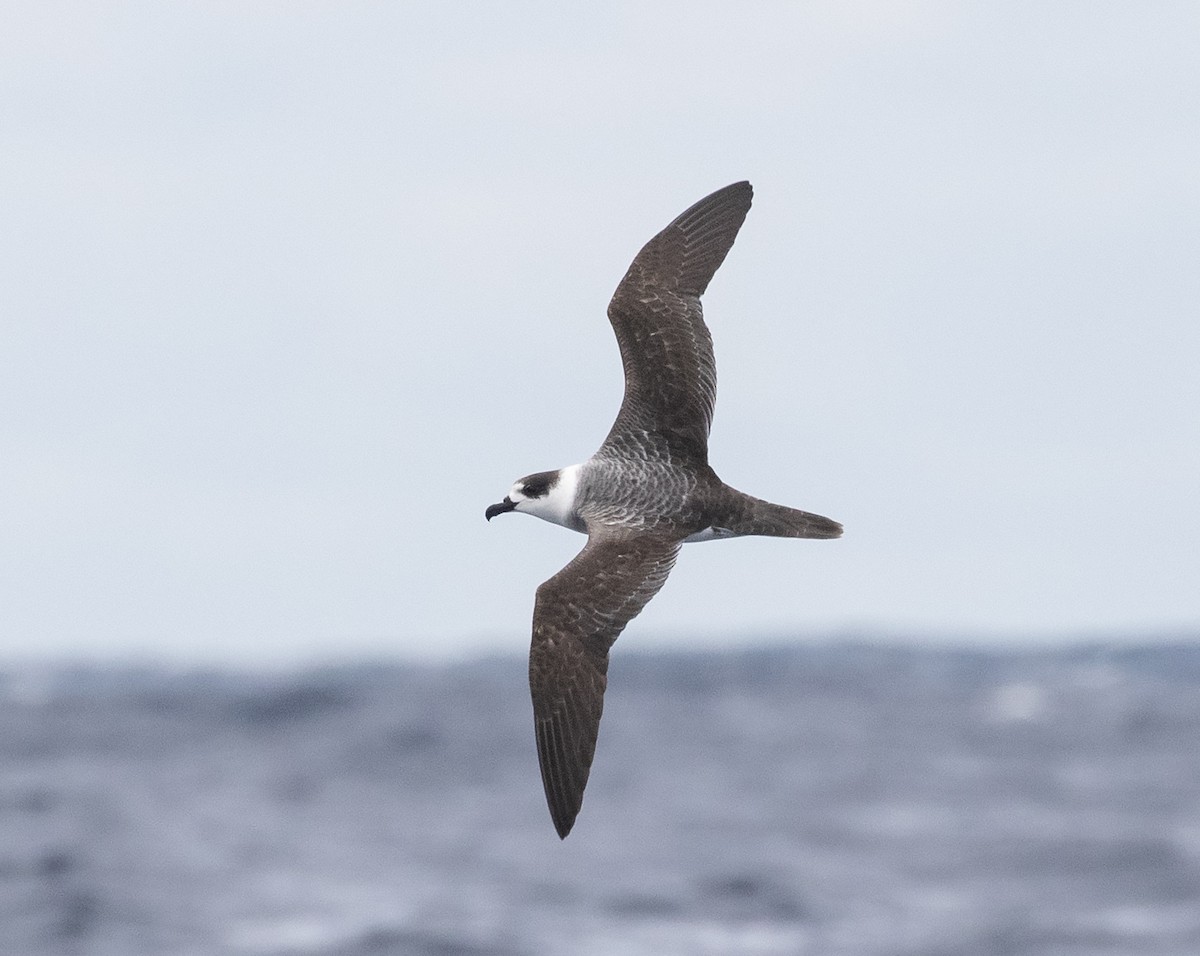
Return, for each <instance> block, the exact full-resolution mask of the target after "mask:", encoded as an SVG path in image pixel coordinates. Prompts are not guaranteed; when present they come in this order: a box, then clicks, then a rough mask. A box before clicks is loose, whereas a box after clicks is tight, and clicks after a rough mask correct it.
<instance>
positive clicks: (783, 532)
mask: <svg viewBox="0 0 1200 956" xmlns="http://www.w3.org/2000/svg"><path fill="white" fill-rule="evenodd" d="M729 490H730V492H732V494H731V498H732V499H733V500H731V501H730V502H729V511H728V512H727V514H726V516H725V520H724V521H722V522H720V524H721V527H722V528H723V529H724V530H727V531H728V532H729V534H730V535H747V534H755V535H766V536H768V537H772V538H840V537H841V536H842V526H841V525H840V524H838V523H837V522H836V521H833V520H832V519H830V518H825V517H822V516H821V515H815V514H812V513H811V512H808V511H800V510H798V509H796V508H788V507H785V506H784V505H776V504H772V503H771V502H769V501H763V500H762V499H761V498H752V497H751V496H750V495H747V494H743V493H742V492H740V491H734V489H732V488H730V489H729Z"/></svg>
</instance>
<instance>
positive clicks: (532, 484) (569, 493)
mask: <svg viewBox="0 0 1200 956" xmlns="http://www.w3.org/2000/svg"><path fill="white" fill-rule="evenodd" d="M578 478H579V466H578V465H572V466H571V467H570V468H560V469H559V470H557V471H539V472H537V473H535V474H532V475H526V476H525V477H524V478H519V479H517V481H516V482H515V483H514V484H513V486H512V489H511V490H510V491H509V493H508V494H507V495H505V496H504V500H503V501H500V502H497V503H496V504H494V505H489V506H488V509H487V511H485V512H484V517H486V518H487V520H488V521H491V520H492V519H493V518H494V517H496V515H501V514H504V513H505V512H506V511H522V512H524V513H525V514H531V515H533V516H534V517H536V518H542V519H543V520H545V521H549V522H551V523H553V524H560V525H563V526H564V527H567V528H571V529H573V530H576V531H581V530H583V528H582V523H581V522H580V520H579V517H578V516H577V515H576V513H575V490H576V488H577V487H578V485H579V481H578Z"/></svg>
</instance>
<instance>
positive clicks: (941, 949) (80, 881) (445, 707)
mask: <svg viewBox="0 0 1200 956" xmlns="http://www.w3.org/2000/svg"><path fill="white" fill-rule="evenodd" d="M609 676H610V683H609V692H608V698H607V702H606V708H605V717H604V723H603V725H602V730H601V737H600V744H599V747H598V750H597V756H596V762H595V766H594V768H593V772H592V779H591V782H590V784H589V787H588V791H587V796H586V799H585V801H584V806H583V812H582V813H581V814H580V817H579V820H578V821H577V823H576V826H575V830H574V832H573V833H572V834H571V835H570V837H568V839H567V840H566V841H565V842H560V841H559V840H558V838H557V836H556V835H555V833H554V829H553V827H552V825H551V823H550V818H549V815H548V813H547V811H546V808H545V804H544V801H543V797H542V792H541V782H540V778H539V776H538V769H537V758H536V755H535V752H534V745H533V735H532V719H531V709H530V704H529V699H528V687H527V685H526V678H525V665H524V662H523V661H520V660H517V659H509V658H497V659H492V660H477V661H473V662H470V663H460V664H453V665H438V666H424V665H407V664H375V665H367V664H362V665H355V666H341V667H324V668H317V669H310V670H306V671H303V672H296V673H289V674H278V673H276V674H266V673H245V672H221V671H199V670H197V671H186V672H183V671H177V670H169V669H164V668H154V667H145V668H132V667H93V666H67V665H59V666H53V667H47V666H38V667H34V666H12V667H8V668H6V669H0V834H2V839H0V953H4V954H9V953H11V954H21V956H42V954H47V956H49V954H53V956H60V954H80V956H83V954H86V956H142V954H147V956H149V954H153V956H162V954H197V956H199V954H218V956H368V954H370V956H391V954H396V956H410V954H411V956H434V954H437V956H468V954H470V956H484V954H500V956H509V954H511V956H519V954H530V956H535V954H536V956H540V954H595V956H624V954H628V956H641V954H653V956H674V954H679V956H684V954H687V956H695V954H714V956H716V954H721V956H726V954H732V956H737V954H846V956H849V954H854V956H885V954H886V956H952V954H972V956H1001V954H1004V956H1009V954H1064V956H1065V954H1072V956H1083V954H1089V956H1090V954H1101V956H1109V954H1111V956H1116V954H1122V956H1167V954H1171V956H1195V954H1197V953H1200V643H1176V644H1170V645H1159V646H1145V647H1134V646H1127V645H1120V646H1116V647H1113V646H1100V645H1088V646H1076V647H1072V648H1068V649H1057V650H1052V651H1033V650H1018V651H994V650H977V649H964V648H944V647H942V648H937V649H911V648H898V647H894V646H877V645H871V644H865V643H863V644H849V643H843V644H836V643H831V644H823V645H820V646H800V647H792V648H767V649H758V650H752V651H740V652H730V653H696V654H660V655H654V654H646V653H638V652H637V651H636V649H630V648H623V647H621V646H620V645H618V647H617V649H616V653H615V654H614V657H613V662H612V666H611V670H610V675H609Z"/></svg>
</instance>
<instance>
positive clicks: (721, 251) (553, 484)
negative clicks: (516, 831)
mask: <svg viewBox="0 0 1200 956" xmlns="http://www.w3.org/2000/svg"><path fill="white" fill-rule="evenodd" d="M752 195H753V190H752V189H751V188H750V184H749V183H748V182H741V183H734V184H733V185H731V186H726V187H725V188H724V189H718V190H717V191H716V192H715V193H713V194H712V195H711V196H708V197H706V198H704V199H701V200H700V201H699V202H698V203H696V204H695V205H694V206H692V207H691V208H690V209H688V210H686V211H685V212H684V213H682V214H681V215H680V216H679V217H678V218H677V219H676V220H675V221H674V222H672V223H671V224H670V225H669V226H667V227H666V228H665V229H664V230H663V231H662V232H660V233H659V234H658V235H657V236H655V237H654V238H653V239H651V240H650V241H649V242H648V243H646V245H645V246H643V247H642V251H641V252H639V253H638V254H637V257H636V258H635V259H634V260H633V264H632V265H630V267H629V271H628V272H626V273H625V278H623V279H622V280H621V283H620V285H618V286H617V291H616V292H615V293H614V294H613V297H612V301H611V302H610V303H609V306H608V319H609V321H610V322H611V323H612V327H613V330H614V331H615V332H616V334H617V344H618V345H619V346H620V349H621V361H622V363H623V364H624V366H625V396H624V399H623V400H622V402H621V410H620V411H619V412H618V413H617V420H616V422H614V423H613V426H612V430H611V431H610V432H609V433H608V437H607V438H605V439H604V443H603V444H602V445H601V446H600V449H599V450H598V451H597V452H596V453H595V454H594V455H592V457H591V458H589V459H588V460H587V461H585V462H583V463H582V464H579V465H571V466H569V467H567V468H560V469H559V470H557V471H542V472H538V473H537V474H533V475H527V476H526V477H524V478H522V479H520V480H519V481H517V482H516V484H514V485H513V486H512V490H511V491H510V492H509V493H508V495H507V496H506V497H505V498H504V500H503V501H501V502H500V503H499V504H494V505H492V506H491V507H489V508H488V509H487V512H486V516H487V518H488V520H489V521H490V520H491V519H492V518H494V517H495V516H496V515H498V514H503V513H504V512H506V511H519V512H524V513H526V514H531V515H535V516H537V517H539V518H543V519H545V520H546V521H551V522H553V523H555V524H560V525H563V526H564V527H567V528H571V529H572V530H574V531H582V532H583V533H584V534H586V535H587V536H588V540H587V544H586V545H584V548H583V550H582V551H580V552H579V554H578V555H577V556H576V557H575V558H574V560H572V561H571V562H570V563H569V564H568V565H567V566H566V567H565V568H563V569H562V570H561V571H559V572H558V574H556V575H554V577H552V578H550V580H548V581H546V582H545V583H544V584H542V585H541V587H539V588H538V589H537V599H536V601H535V604H534V610H533V642H532V647H531V648H530V653H529V686H530V690H531V691H532V694H533V716H534V731H535V737H536V739H537V750H538V762H539V763H540V765H541V770H542V784H543V786H544V787H545V791H546V801H547V803H548V804H549V806H550V816H551V817H552V818H553V820H554V826H555V829H556V830H557V831H558V835H559V836H560V837H563V838H565V837H566V835H567V834H568V833H569V832H570V831H571V827H572V826H573V825H574V823H575V817H576V816H577V815H578V813H579V808H580V805H581V804H582V802H583V790H584V787H585V786H586V785H587V779H588V771H589V770H590V768H591V765H592V757H593V755H594V753H595V750H596V736H597V734H598V732H599V729H600V714H601V710H602V709H603V706H604V688H605V685H606V683H607V676H606V675H607V672H608V651H609V648H611V647H612V645H613V642H614V641H615V640H616V639H617V635H619V634H620V633H621V631H622V630H624V628H625V625H627V624H628V623H629V622H630V621H631V620H633V618H634V617H636V616H637V615H638V613H639V612H640V611H641V610H642V608H643V607H645V606H646V604H647V602H649V600H650V599H651V598H652V597H654V595H655V594H657V593H658V590H659V588H661V587H662V586H663V583H664V582H665V581H666V580H667V575H668V574H669V573H670V571H671V566H672V565H673V564H674V563H675V558H676V556H677V555H678V554H679V548H680V546H681V545H683V544H684V543H686V542H689V541H709V540H712V539H715V538H732V537H736V536H738V535H752V534H753V535H771V536H774V537H782V538H836V537H838V536H839V535H841V533H842V526H841V525H840V524H838V523H837V522H836V521H831V520H830V519H829V518H823V517H821V516H820V515H815V514H810V513H808V512H806V511H797V510H795V509H793V508H786V507H784V506H783V505H776V504H771V503H769V502H766V501H762V500H760V499H758V498H752V497H750V496H749V495H746V494H743V493H742V492H740V491H737V490H735V489H733V488H731V487H729V486H728V485H727V484H725V483H724V482H723V481H721V479H720V478H718V477H717V474H716V472H714V471H713V470H712V468H710V467H709V464H708V432H709V427H710V425H711V424H712V416H713V404H714V402H715V401H716V397H717V374H716V366H715V364H714V361H713V350H712V338H711V337H710V335H709V332H708V328H707V327H706V326H705V324H704V317H703V314H702V312H701V308H700V296H702V295H703V294H704V290H705V289H706V288H707V287H708V283H709V281H710V280H711V279H712V277H713V274H714V273H715V272H716V271H717V267H718V266H720V265H721V263H722V262H723V261H724V259H725V256H726V254H727V253H728V252H729V250H730V248H731V247H732V245H733V240H734V237H735V236H737V233H738V229H740V228H741V225H742V221H743V220H744V219H745V218H746V213H747V212H748V211H749V209H750V200H751V196H752Z"/></svg>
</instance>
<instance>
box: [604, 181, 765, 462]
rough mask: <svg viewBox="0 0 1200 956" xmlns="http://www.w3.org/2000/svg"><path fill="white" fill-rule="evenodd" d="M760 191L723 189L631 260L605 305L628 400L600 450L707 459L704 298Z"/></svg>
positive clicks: (712, 398) (710, 377)
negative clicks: (614, 333) (701, 298)
mask: <svg viewBox="0 0 1200 956" xmlns="http://www.w3.org/2000/svg"><path fill="white" fill-rule="evenodd" d="M753 193H754V191H753V190H752V189H751V188H750V184H749V183H747V182H741V183H734V184H733V185H732V186H726V187H725V188H724V189H718V190H717V191H716V192H715V193H713V194H712V195H711V196H707V197H705V198H704V199H701V200H700V201H699V202H698V203H696V204H695V205H694V206H692V207H691V208H690V209H688V210H687V211H686V212H684V213H682V214H681V215H680V216H679V217H678V218H677V219H676V220H675V221H674V222H672V223H671V224H670V225H669V226H667V228H666V229H664V230H663V231H662V232H660V233H659V234H658V235H657V236H655V237H654V238H653V239H651V240H650V241H649V242H648V243H646V245H645V246H643V247H642V251H641V252H639V253H638V254H637V256H636V258H634V260H633V263H632V265H630V267H629V271H628V272H626V273H625V278H624V279H622V280H621V284H620V285H618V286H617V291H616V292H615V293H614V294H613V297H612V301H611V302H610V303H609V306H608V319H609V321H610V322H611V323H612V326H613V330H614V331H615V332H616V333H617V344H618V345H619V346H620V347H621V361H622V362H623V363H624V365H625V398H624V400H623V401H622V403H621V410H620V412H619V413H618V414H617V420H616V422H614V423H613V427H612V430H611V431H610V432H609V433H608V437H607V438H606V439H605V440H604V444H603V445H601V447H600V451H599V454H601V455H603V454H605V452H606V451H611V452H613V453H614V454H616V455H619V456H622V457H639V458H644V457H650V458H660V459H661V458H666V457H668V456H669V457H670V458H671V459H673V460H675V461H692V462H699V463H702V464H706V463H707V462H708V431H709V428H710V426H711V425H712V416H713V406H714V404H715V403H716V400H717V368H716V363H715V362H714V361H713V349H712V338H711V336H710V335H709V333H708V328H707V326H705V324H704V314H703V312H702V310H701V308H700V296H701V295H703V294H704V290H705V289H706V288H708V283H709V282H710V281H711V279H712V277H713V275H714V273H716V271H717V267H718V266H720V265H721V263H722V262H724V261H725V256H726V254H727V253H728V252H729V250H730V248H731V247H732V246H733V240H734V238H735V237H736V236H737V233H738V230H739V229H740V228H741V226H742V222H743V220H744V219H745V218H746V213H747V212H749V210H750V201H751V197H752V196H753Z"/></svg>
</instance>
